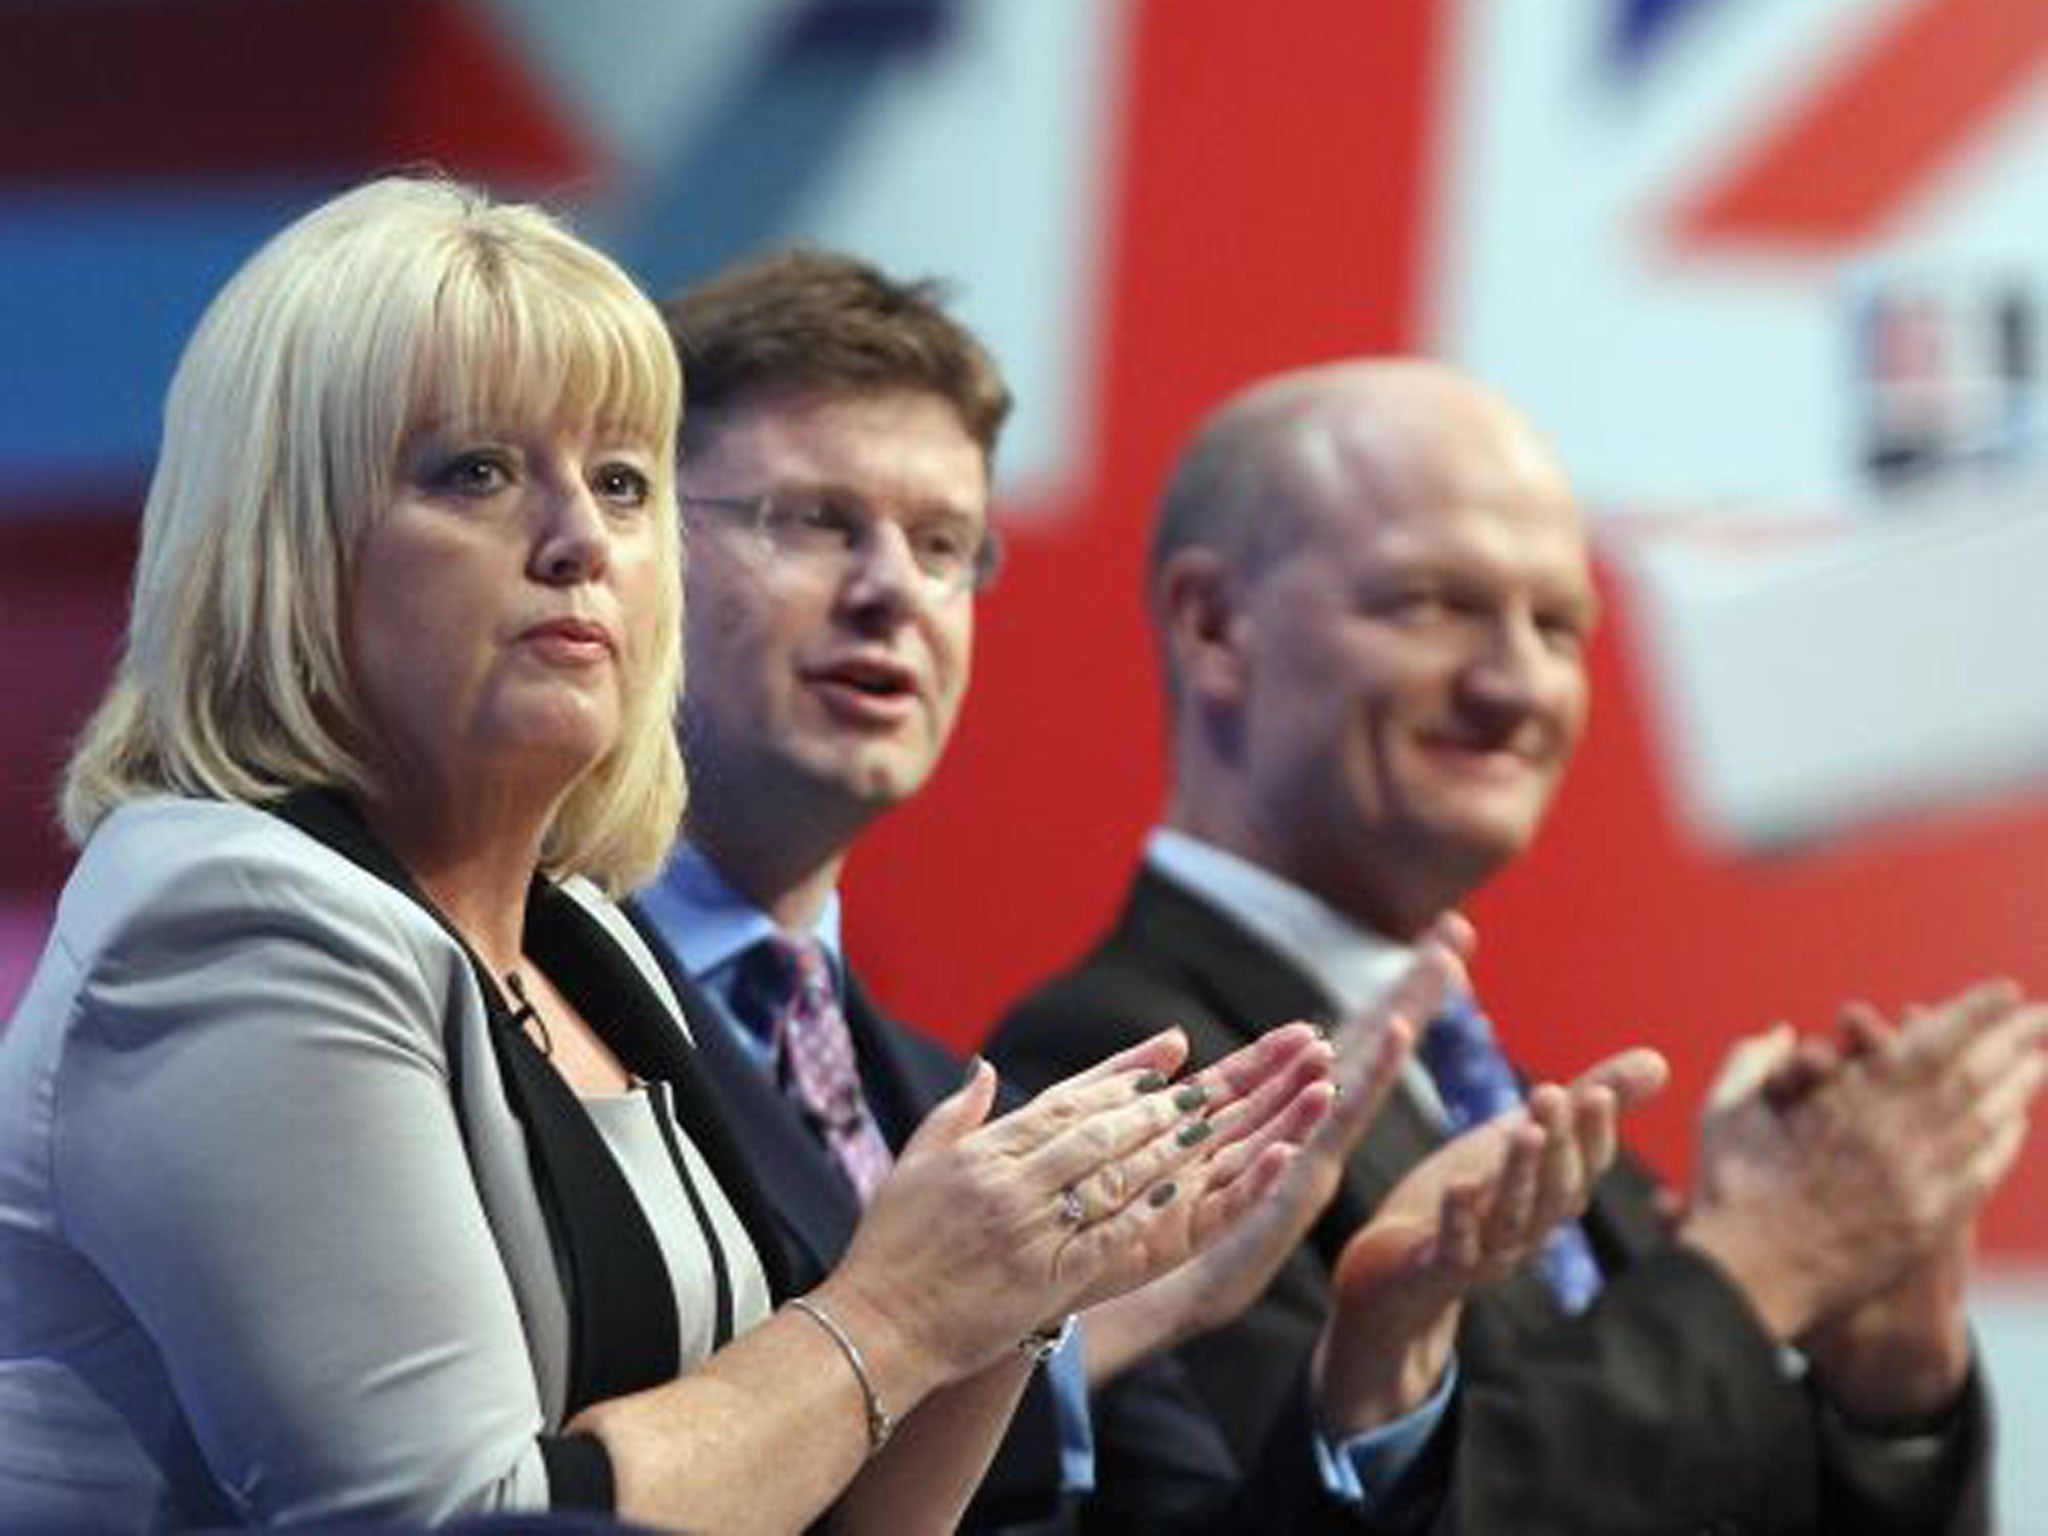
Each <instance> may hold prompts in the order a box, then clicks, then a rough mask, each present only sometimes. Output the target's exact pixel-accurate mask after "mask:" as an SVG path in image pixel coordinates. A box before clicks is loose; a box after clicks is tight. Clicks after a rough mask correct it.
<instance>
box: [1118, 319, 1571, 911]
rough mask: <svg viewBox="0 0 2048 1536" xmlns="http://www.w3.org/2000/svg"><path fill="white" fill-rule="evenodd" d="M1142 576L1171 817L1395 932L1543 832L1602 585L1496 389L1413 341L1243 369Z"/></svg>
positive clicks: (1549, 477) (1551, 467) (1548, 458)
mask: <svg viewBox="0 0 2048 1536" xmlns="http://www.w3.org/2000/svg"><path fill="white" fill-rule="evenodd" d="M1151 593H1152V601H1153V614H1154V618H1155V621H1156V623H1157V624H1158V626H1159V630H1160V635H1161V639H1162V646H1163V650H1164V653H1165V656H1166V664H1167V669H1168V678H1169V685H1170V688H1171V690H1172V692H1173V694H1174V699H1175V710H1176V717H1177V718H1176V722H1175V757H1176V765H1175V766H1176V773H1177V788H1176V800H1175V806H1174V809H1173V813H1172V814H1173V816H1174V819H1175V820H1176V822H1185V823H1187V824H1188V825H1189V829H1190V830H1194V831H1196V832H1197V833H1198V834H1201V835H1208V836H1210V837H1212V839H1213V840H1216V841H1220V842H1222V843H1223V844H1224V845H1225V846H1230V847H1233V848H1234V849H1235V851H1239V852H1244V853H1247V854H1248V855H1249V856H1252V857H1255V858H1257V859H1258V860H1260V861H1261V862H1264V863H1267V864H1269V865H1271V866H1273V867H1275V868H1276V869H1278V871H1279V872H1280V873H1282V874H1284V875H1287V876H1288V877H1289V878H1292V879H1295V880H1296V881H1297V882H1298V883H1301V884H1304V885H1308V886H1309V887H1310V888H1311V889H1318V890H1323V891H1324V893H1325V894H1326V895H1329V896H1330V897H1331V898H1332V899H1333V900H1339V901H1340V904H1343V905H1346V906H1348V907H1351V908H1362V909H1363V910H1362V911H1360V914H1359V915H1360V916H1361V917H1362V918H1364V919H1365V920H1367V921H1370V922H1373V923H1375V924H1376V925H1378V926H1381V927H1382V928H1389V929H1398V928H1404V927H1407V926H1410V925H1412V923H1414V922H1416V921H1427V920H1428V918H1429V917H1430V916H1433V915H1434V914H1433V912H1432V911H1430V910H1427V909H1429V908H1432V907H1435V906H1438V905H1441V904H1443V903H1445V902H1447V901H1452V900H1456V899H1461V898H1462V895H1463V894H1464V892H1465V891H1466V890H1468V889H1469V888H1470V887H1471V885H1473V884H1476V883H1477V882H1478V881H1480V880H1483V879H1484V878H1485V877H1486V876H1487V875H1489V874H1491V873H1492V872H1493V870H1494V869H1496V868H1497V867H1498V866H1499V864H1500V863H1501V862H1503V861H1504V860H1505V859H1507V858H1509V857H1512V856H1513V855H1514V854H1515V853H1518V852H1520V851H1521V849H1522V848H1523V847H1525V846H1526V845H1527V843H1528V840H1529V839H1530V838H1531V837H1532V836H1533V835H1534V833H1535V831H1536V828H1537V826H1538V824H1539V823H1540V821H1541V818H1542V814H1543V811H1544V810H1545V808H1546V807H1547V806H1548V804H1549V800H1550V797H1551V794H1552V793H1553V791H1554V790H1555V788H1556V785H1557V782H1558V779H1559V778H1560V777H1561V775H1562V772H1563V769H1564V766H1565V764H1566V762H1567V761H1568V760H1569V758H1570V754H1571V751H1572V748H1573V746H1574V745H1575V744H1576V742H1577V739H1578V735H1579V731H1580V727H1581V724H1582V722H1583V719H1584V714H1585V673H1584V666H1583V646H1584V643H1585V638H1586V635H1587V633H1588V632H1589V630H1590V628H1591V625H1592V622H1593V606H1594V602H1593V592H1592V584H1591V577H1590V573H1589V569H1588V563H1587V557H1586V548H1585V537H1584V531H1583V529H1582V527H1581V524H1580V520H1579V515H1578V510H1577V507H1576V505H1575V503H1574V502H1573V499H1572V496H1571V491H1570V487H1569V485H1568V484H1567V482H1566V480H1565V476H1564V473H1563V471H1562V469H1561V468H1560V467H1559V465H1558V463H1557V460H1556V458H1555V457H1554V455H1553V454H1552V453H1551V452H1550V450H1549V448H1548V447H1547V446H1546V444H1545V443H1544V442H1543V440H1542V438H1541V437H1540V436H1539V435H1538V434H1537V433H1536V431H1535V430H1534V429H1533V428H1532V427H1531V426H1530V425H1529V424H1528V423H1527V422H1526V421H1525V420H1524V419H1523V418H1522V417H1521V416H1520V415H1519V414H1518V413H1517V412H1516V411H1515V410H1514V409H1513V407H1511V406H1510V405H1508V404H1507V402H1506V401H1504V400H1502V399H1501V398H1500V397H1499V396H1498V395H1496V394H1494V393H1493V392H1491V391H1490V390H1487V389H1486V388H1484V387H1483V386H1481V385H1479V384H1477V383H1475V382H1474V381H1472V380H1471V379H1469V378H1467V377H1466V376H1464V375H1463V374H1460V373H1458V372H1457V371H1456V370H1454V369H1451V368H1449V367H1446V366H1444V365H1442V364H1438V363H1432V362H1425V361H1419V360H1406V359H1393V360H1368V361H1358V362H1345V363H1338V364H1333V365H1329V366H1326V367H1319V368H1311V369H1304V370H1301V371H1299V372H1295V373H1289V374H1284V375H1281V376H1279V377H1277V378H1274V379H1270V380H1268V381H1265V382H1263V383H1261V384H1258V385H1256V386H1254V387H1252V388H1250V389H1248V390H1246V391H1245V392H1244V393H1242V394H1240V395H1238V396H1237V397H1235V398H1234V399H1232V400H1230V401H1228V402H1227V403H1226V404H1224V405H1223V406H1222V407H1221V408H1220V409H1218V410H1217V411H1216V412H1215V413H1214V414H1213V415H1212V416H1211V417H1210V418H1209V419H1208V420H1207V421H1206V422H1205V423H1204V424H1203V426H1202V427H1201V429H1200V430H1199V431H1198V433H1197V434H1196V436H1195V438H1194V440H1193V442H1192V443H1191V444H1190V446H1189V448H1188V450H1187V452H1186V454H1185V455H1184V456H1183V457H1182V459H1181V461H1180V464H1179V467H1178V469H1177V470H1176V473H1175V474H1174V477H1173V480H1172V482H1171V484H1170V486H1169V487H1168V490H1167V493H1166V496H1165V499H1164V501H1163V503H1162V507H1161V513H1160V519H1159V523H1158V526H1157V528H1156V530H1155V534H1154V539H1153V544H1152V556H1151ZM1367 863H1369V864H1371V865H1372V866H1373V868H1374V871H1378V872H1367V873H1361V872H1360V868H1359V866H1361V865H1362V864H1367ZM1383 872H1384V873H1383ZM1326 887H1327V889H1326Z"/></svg>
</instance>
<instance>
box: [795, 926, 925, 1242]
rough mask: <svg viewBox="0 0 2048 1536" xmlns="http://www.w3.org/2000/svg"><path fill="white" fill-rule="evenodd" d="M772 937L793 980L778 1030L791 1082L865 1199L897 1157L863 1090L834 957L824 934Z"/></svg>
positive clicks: (807, 1112) (806, 1109)
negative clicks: (842, 1008)
mask: <svg viewBox="0 0 2048 1536" xmlns="http://www.w3.org/2000/svg"><path fill="white" fill-rule="evenodd" d="M767 942H768V944H769V946H770V947H771V948H772V949H773V950H774V952H775V956H776V958H777V959H778V960H779V961H780V962H781V969H782V978H783V985H784V988H785V991H784V994H783V1002H782V1005H781V1008H780V1010H779V1012H778V1014H777V1017H776V1020H775V1032H774V1036H773V1039H774V1041H775V1045H776V1052H777V1059H778V1063H779V1068H780V1071H781V1074H782V1080H783V1083H784V1085H785V1086H786V1087H787V1088H789V1089H790V1090H792V1091H794V1093H795V1095H796V1098H797V1102H798V1103H799V1104H801V1105H802V1106H803V1108H804V1111H805V1114H806V1115H807V1116H808V1117H809V1119H810V1121H811V1124H812V1126H813V1127H814V1128H815V1129H816V1130H817V1132H818V1134H819V1135H820V1136H822V1137H823V1138H824V1140H825V1145H826V1146H827V1147H829V1148H830V1149H831V1152H832V1155H833V1156H834V1157H835V1158H837V1159H838V1160H839V1166H840V1168H841V1169H842V1170H843V1171H844V1172H845V1174H846V1177H847V1178H848V1179H849V1180H850V1181H851V1182H852V1184H853V1187H854V1191H855V1192H856V1193H857V1194H858V1195H859V1196H860V1200H861V1204H863V1205H865V1204H867V1202H868V1199H869V1197H870V1196H872V1195H873V1194H874V1192H875V1186H876V1185H878V1184H880V1183H881V1182H882V1179H883V1178H884V1177H885V1176H886V1175H887V1174H888V1172H889V1165H890V1164H891V1162H892V1161H894V1159H893V1158H892V1157H891V1156H890V1153H889V1144H888V1143H887V1142H885V1141H884V1140H882V1133H881V1131H880V1130H879V1129H878V1128H877V1127H876V1125H875V1117H874V1116H873V1115H872V1114H870V1113H869V1112H868V1103H867V1099H866V1097H865V1096H864V1095H863V1094H862V1093H861V1090H860V1073H859V1071H858V1070H857V1069H856V1068H855V1066H854V1061H853V1037H852V1036H851V1035H849V1034H848V1033H847V1030H846V1015H845V1014H844V1013H842V1012H841V1011H840V1008H839V994H838V990H837V989H836V988H835V987H834V986H833V984H832V967H831V964H830V962H828V961H827V960H826V958H825V951H824V948H823V946H821V945H820V944H819V943H818V941H817V940H816V939H792V938H789V937H787V936H786V935H782V934H778V935H776V936H775V937H774V938H772V939H769V940H768V941H767Z"/></svg>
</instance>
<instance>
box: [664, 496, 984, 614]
mask: <svg viewBox="0 0 2048 1536" xmlns="http://www.w3.org/2000/svg"><path fill="white" fill-rule="evenodd" d="M682 502H683V505H684V506H686V507H703V508H706V509H708V510H710V511H714V512H723V513H725V514H727V515H728V516H730V517H732V518H734V519H735V520H737V521H739V522H741V523H742V524H744V525H745V526H747V527H748V528H749V529H750V531H751V532H752V533H753V535H754V537H755V539H756V540H758V541H759V548H760V553H761V554H762V556H763V557H764V558H767V559H772V560H774V561H776V562H777V563H778V564H782V565H786V566H789V567H791V568H793V569H796V570H802V571H807V572H810V573H811V574H814V575H816V576H819V577H822V578H826V579H830V580H834V581H837V580H840V579H842V578H843V577H845V576H846V575H847V573H848V572H850V571H851V570H852V569H853V568H854V566H855V565H856V564H857V563H858V562H859V561H861V560H862V559H863V558H865V557H866V555H867V553H868V552H869V551H870V550H872V549H873V548H874V545H875V540H876V539H877V538H878V537H880V534H881V525H882V524H883V523H885V522H887V521H890V519H888V518H886V517H884V516H882V515H881V514H880V513H878V512H876V511H874V510H873V509H872V508H870V507H868V506H867V505H865V504H864V503H862V502H861V501H859V500H857V499H855V498H854V497H851V496H846V495H842V494H839V493H836V492H832V491H814V490H799V489H777V490H768V491H763V492H762V493H761V494H760V495H758V496H684V497H683V498H682ZM898 526H899V528H900V529H901V531H902V534H903V538H904V542H905V543H906V544H908V545H909V547H910V558H911V562H912V563H913V564H914V565H916V567H917V571H918V575H919V576H921V577H922V578H923V580H924V586H925V590H926V592H927V594H928V595H929V596H931V597H932V598H934V599H939V598H951V597H958V596H959V595H960V594H961V593H963V592H986V591H987V590H988V589H989V587H990V586H991V585H992V584H993V583H994V582H995V579H996V571H997V569H998V568H999V567H1000V566H1001V565H1002V554H1003V548H1002V541H1001V540H1000V539H998V538H997V537H996V533H995V530H994V529H992V528H986V527H983V526H982V525H981V524H979V523H976V522H973V521H970V520H969V519H967V518H964V517H954V516H947V515H940V516H934V517H926V518H921V519H917V520H913V521H907V522H902V523H900V524H898Z"/></svg>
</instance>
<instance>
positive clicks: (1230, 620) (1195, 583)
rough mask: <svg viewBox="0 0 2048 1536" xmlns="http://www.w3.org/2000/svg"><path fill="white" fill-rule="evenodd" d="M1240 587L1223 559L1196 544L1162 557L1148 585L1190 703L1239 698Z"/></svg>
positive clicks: (1242, 672) (1242, 666)
mask: <svg viewBox="0 0 2048 1536" xmlns="http://www.w3.org/2000/svg"><path fill="white" fill-rule="evenodd" d="M1241 596H1242V587H1241V585H1240V583H1239V582H1238V580H1237V578H1236V575H1235V573H1233V572H1232V570H1231V569H1230V567H1229V565H1228V564H1227V563H1226V562H1225V561H1224V559H1223V557H1222V556H1221V555H1219V554H1217V553H1216V551H1215V550H1213V549H1204V548H1202V547H1201V546H1200V545H1198V544H1191V545H1185V546H1183V547H1182V548H1180V549H1177V550H1175V551H1174V552H1173V553H1172V554H1171V555H1169V556H1167V557H1166V561H1165V563H1164V564H1163V565H1161V566H1160V568H1159V574H1158V577H1157V578H1156V579H1155V581H1154V582H1153V586H1152V602H1153V611H1154V612H1155V613H1156V614H1157V615H1158V620H1159V626H1160V630H1161V632H1162V634H1163V636H1164V639H1165V644H1166V653H1167V655H1168V656H1169V657H1170V658H1171V659H1172V663H1173V675H1174V677H1175V679H1176V680H1177V686H1178V689H1179V692H1180V697H1181V699H1182V701H1183V702H1184V703H1190V704H1203V703H1206V704H1236V703H1239V702H1241V701H1242V700H1243V698H1244V692H1245V678H1246V675H1247V666H1246V658H1245V654H1244V646H1243V630H1244V626H1243V624H1242V622H1241V619H1242V614H1241V612H1240V610H1239V606H1238V604H1239V599H1240V597H1241Z"/></svg>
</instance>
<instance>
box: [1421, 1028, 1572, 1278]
mask: <svg viewBox="0 0 2048 1536" xmlns="http://www.w3.org/2000/svg"><path fill="white" fill-rule="evenodd" d="M1415 1054H1416V1057H1417V1059H1418V1060H1420V1061H1421V1063H1422V1064H1423V1066H1424V1067H1426V1068H1427V1069H1428V1070H1429V1075H1430V1077H1431V1078H1432V1079H1433V1080H1434V1081H1435V1083H1436V1091H1437V1096H1438V1097H1439V1098H1441V1099H1442V1100H1443V1103H1444V1114H1445V1116H1446V1118H1448V1120H1449V1121H1450V1128H1451V1130H1452V1131H1453V1132H1457V1131H1463V1130H1468V1129H1470V1128H1471V1127H1472V1126H1475V1125H1478V1124H1480V1123H1482V1122H1483V1121H1487V1120H1491V1119H1493V1117H1494V1116H1496V1115H1500V1114H1505V1113H1506V1112H1507V1111H1508V1110H1511V1109H1514V1108H1516V1107H1517V1106H1518V1105H1520V1104H1521V1102H1522V1085H1521V1084H1520V1083H1519V1082H1518V1081H1516V1079H1515V1072H1514V1068H1512V1067H1510V1066H1509V1065H1508V1059H1507V1057H1506V1056H1504V1055H1502V1054H1501V1049H1500V1047H1499V1045H1497V1044H1495V1042H1494V1038H1493V1025H1492V1024H1491V1023H1489V1022H1488V1020H1487V1017H1486V1015H1485V1014H1483V1013H1481V1012H1480V1011H1479V1005H1478V1004H1477V1003H1475V1002H1474V1001H1473V1000H1472V998H1471V997H1470V996H1469V995H1460V996H1457V997H1453V998H1451V999H1450V1000H1449V1001H1447V1002H1446V1003H1445V1004H1444V1010H1443V1012H1442V1013H1440V1014H1438V1015H1437V1016H1436V1017H1435V1018H1434V1019H1432V1020H1430V1024H1429V1028H1427V1029H1425V1030H1424V1031H1423V1032H1422V1041H1421V1043H1420V1044H1419V1045H1417V1046H1416V1048H1415ZM1536 1268H1537V1271H1538V1272H1539V1273H1540V1274H1541V1275H1542V1276H1543V1279H1544V1282H1545V1283H1546V1284H1547V1285H1548V1286H1549V1287H1550V1291H1551V1294H1552V1295H1554V1296H1555V1297H1556V1298H1557V1300H1558V1304H1559V1305H1560V1306H1562V1307H1563V1308H1564V1309H1565V1310H1566V1311H1567V1312H1583V1311H1584V1310H1585V1309H1586V1307H1587V1306H1588V1305H1589V1304H1590V1303H1591V1302H1592V1300H1593V1298H1594V1297H1595V1296H1597V1295H1598V1294H1599V1293H1600V1266H1599V1264H1598V1263H1597V1262H1596V1261H1595V1260H1594V1258H1593V1246H1592V1244H1591V1243H1589V1242H1588V1241H1587V1240H1586V1231H1585V1228H1583V1227H1581V1226H1580V1225H1579V1224H1578V1223H1577V1222H1575V1221H1572V1222H1564V1223H1562V1224H1560V1225H1559V1226H1558V1227H1557V1229H1556V1230H1555V1231H1553V1232H1552V1233H1551V1234H1550V1236H1549V1237H1548V1238H1547V1239H1545V1241H1544V1244H1543V1247H1542V1249H1541V1251H1540V1252H1538V1254H1537V1255H1536Z"/></svg>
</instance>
